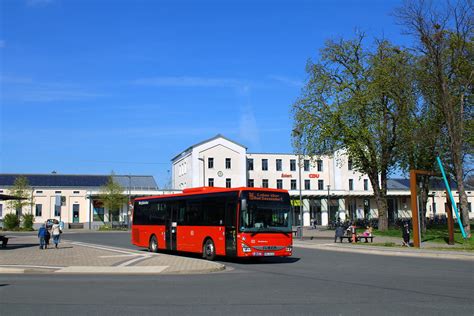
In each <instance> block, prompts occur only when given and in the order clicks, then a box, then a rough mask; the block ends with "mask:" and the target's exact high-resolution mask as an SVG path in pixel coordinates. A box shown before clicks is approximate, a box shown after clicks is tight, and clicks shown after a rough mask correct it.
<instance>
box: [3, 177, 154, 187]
mask: <svg viewBox="0 0 474 316" xmlns="http://www.w3.org/2000/svg"><path fill="white" fill-rule="evenodd" d="M19 176H24V177H26V178H27V179H28V185H29V186H31V187H100V186H103V185H105V184H106V183H107V180H108V178H109V177H110V176H109V175H71V174H0V186H13V184H14V183H15V179H16V178H17V177H19ZM113 178H114V180H115V181H116V182H117V183H119V184H120V185H121V186H123V187H129V186H130V187H132V188H154V189H156V188H157V185H156V182H155V179H154V178H153V176H135V175H130V176H128V175H114V176H113Z"/></svg>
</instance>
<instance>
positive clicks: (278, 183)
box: [277, 179, 283, 189]
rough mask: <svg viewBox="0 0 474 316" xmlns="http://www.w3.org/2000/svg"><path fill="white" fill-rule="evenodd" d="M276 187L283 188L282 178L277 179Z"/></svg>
mask: <svg viewBox="0 0 474 316" xmlns="http://www.w3.org/2000/svg"><path fill="white" fill-rule="evenodd" d="M277 189H283V180H282V179H278V180H277Z"/></svg>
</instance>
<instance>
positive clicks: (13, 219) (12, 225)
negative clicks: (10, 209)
mask: <svg viewBox="0 0 474 316" xmlns="http://www.w3.org/2000/svg"><path fill="white" fill-rule="evenodd" d="M3 225H4V227H5V229H7V230H13V229H18V227H19V226H20V219H19V218H18V216H16V214H11V213H10V214H7V215H5V216H4V217H3Z"/></svg>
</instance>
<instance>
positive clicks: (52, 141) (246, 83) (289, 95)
mask: <svg viewBox="0 0 474 316" xmlns="http://www.w3.org/2000/svg"><path fill="white" fill-rule="evenodd" d="M400 3H401V1H375V0H374V1H329V0H326V1H224V0H223V1H151V0H150V1H132V0H129V1H117V0H115V1H112V0H96V1H91V0H67V1H66V0H16V1H13V0H5V1H1V2H0V21H1V22H0V27H1V29H0V139H1V143H0V172H1V173H50V172H51V171H53V170H55V171H57V172H59V173H63V174H109V173H110V172H111V171H112V170H113V171H114V172H115V173H117V174H143V175H153V176H154V177H155V179H156V181H157V183H158V184H159V185H160V186H162V185H164V184H165V183H166V182H167V181H168V170H170V167H171V163H170V159H171V158H172V157H173V156H175V155H176V154H178V153H179V152H181V151H182V150H184V149H186V148H187V147H189V146H190V145H192V144H194V143H197V142H200V141H202V140H204V139H207V138H210V137H213V136H215V135H216V134H219V133H220V134H223V135H225V136H226V137H228V138H230V139H233V140H235V141H237V142H239V143H242V144H244V145H246V146H247V147H248V151H249V152H292V151H293V149H292V147H291V140H290V134H291V129H292V117H291V105H292V104H293V102H294V101H295V100H296V99H297V97H298V95H299V94H300V90H301V88H302V86H303V83H304V81H305V79H306V73H305V64H306V62H307V60H308V59H309V58H312V59H317V58H318V51H319V49H321V48H322V47H323V45H324V42H325V40H327V39H329V38H338V37H344V38H350V37H352V36H353V34H354V31H355V30H356V29H358V30H361V31H363V32H365V33H367V35H368V36H369V37H372V38H373V37H378V38H381V37H385V38H387V39H391V40H393V41H394V42H396V43H399V44H401V43H403V42H404V41H407V40H408V39H407V38H405V37H404V36H403V35H401V30H400V28H399V27H398V26H397V25H396V24H395V22H394V18H393V17H392V16H391V15H390V13H391V12H392V11H393V9H394V8H396V7H397V6H399V5H400Z"/></svg>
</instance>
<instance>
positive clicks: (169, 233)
mask: <svg viewBox="0 0 474 316" xmlns="http://www.w3.org/2000/svg"><path fill="white" fill-rule="evenodd" d="M177 214H178V205H177V203H169V204H168V220H167V221H166V232H165V234H166V249H168V250H176V249H177V245H176V234H177V232H178V223H177Z"/></svg>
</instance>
